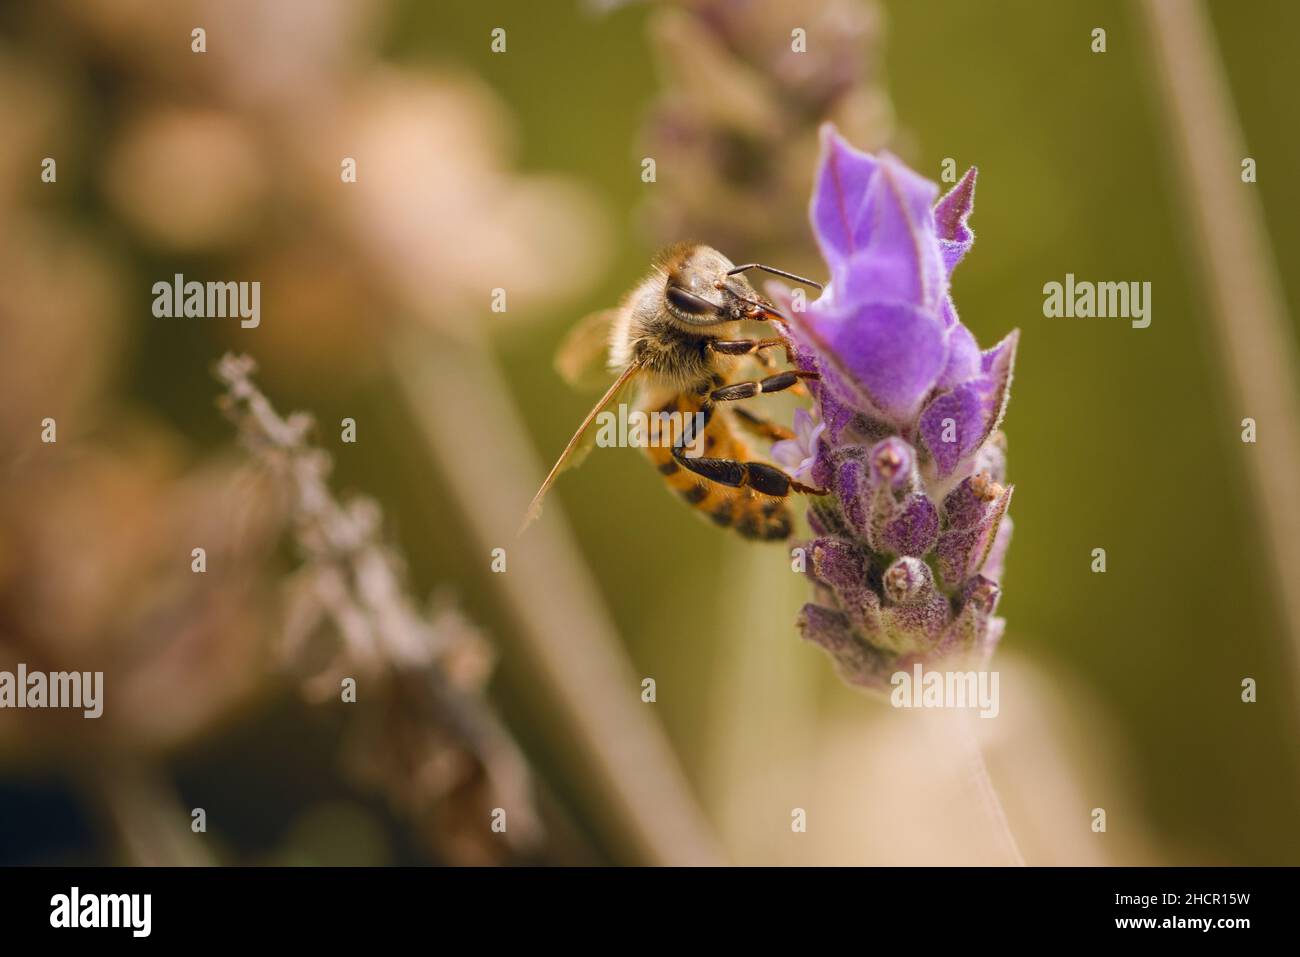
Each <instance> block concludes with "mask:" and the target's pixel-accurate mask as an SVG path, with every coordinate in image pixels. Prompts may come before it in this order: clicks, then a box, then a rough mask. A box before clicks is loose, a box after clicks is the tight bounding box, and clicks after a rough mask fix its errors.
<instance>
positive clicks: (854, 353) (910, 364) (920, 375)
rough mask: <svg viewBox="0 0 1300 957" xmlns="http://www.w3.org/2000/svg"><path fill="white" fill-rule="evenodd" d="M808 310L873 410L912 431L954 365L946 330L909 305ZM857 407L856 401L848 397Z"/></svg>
mask: <svg viewBox="0 0 1300 957" xmlns="http://www.w3.org/2000/svg"><path fill="white" fill-rule="evenodd" d="M820 304H821V300H818V302H816V303H814V304H813V305H812V306H811V307H810V308H809V310H808V313H807V319H808V323H809V325H810V326H811V327H812V329H813V330H814V331H815V333H816V334H817V336H818V338H820V339H821V340H822V341H824V342H825V343H826V345H827V348H828V350H829V351H830V352H832V353H833V354H834V355H835V356H836V357H838V360H839V362H840V364H841V365H842V366H843V368H844V371H845V372H846V373H847V375H848V377H849V378H851V380H852V383H851V384H852V385H853V386H856V387H857V389H858V390H859V391H860V392H861V393H862V397H863V398H864V399H865V400H866V401H867V402H868V403H869V404H870V407H871V408H873V409H874V410H876V411H878V412H879V413H880V415H881V416H882V417H883V418H885V419H887V420H888V421H890V422H892V423H893V424H895V425H899V426H905V425H910V424H911V423H912V422H913V421H914V420H915V418H916V413H917V411H918V410H919V407H920V404H921V402H922V401H923V400H924V398H925V396H926V395H927V394H928V393H929V392H930V390H931V389H932V388H933V387H934V384H935V382H936V381H938V378H939V374H940V373H941V372H942V371H943V368H944V366H945V364H946V362H947V359H948V342H947V336H946V335H945V334H944V329H943V326H942V325H941V324H940V323H939V322H938V321H936V318H935V317H934V316H933V315H931V314H930V313H927V312H925V311H924V310H922V309H918V308H917V307H915V306H910V305H907V304H905V303H874V304H866V305H862V306H859V307H856V308H854V307H850V308H848V309H847V310H845V311H843V312H841V311H838V310H836V311H831V310H828V309H827V308H825V307H823V308H821V309H819V308H817V307H818V306H819V305H820ZM842 398H845V399H848V400H850V402H851V397H848V396H842Z"/></svg>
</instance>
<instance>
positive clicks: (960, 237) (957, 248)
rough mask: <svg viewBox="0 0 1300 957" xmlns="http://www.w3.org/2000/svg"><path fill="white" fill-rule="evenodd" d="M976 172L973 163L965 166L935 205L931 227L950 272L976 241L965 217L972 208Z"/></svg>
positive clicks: (945, 265) (973, 204) (973, 205)
mask: <svg viewBox="0 0 1300 957" xmlns="http://www.w3.org/2000/svg"><path fill="white" fill-rule="evenodd" d="M976 173H977V170H976V168H975V167H974V166H972V167H971V168H970V169H968V170H967V171H966V175H965V176H963V177H962V178H961V181H960V182H959V183H957V185H956V186H954V187H953V188H952V189H950V190H949V191H948V192H947V193H946V194H945V195H944V197H943V199H941V200H939V204H938V205H937V206H935V208H934V228H935V231H936V233H938V236H939V248H940V250H942V252H943V264H944V267H945V268H946V269H947V271H948V272H949V273H951V272H952V271H953V269H954V268H956V266H957V263H959V262H961V260H962V257H963V256H965V255H966V252H967V250H969V249H970V247H971V244H972V243H974V242H975V234H974V233H973V232H971V229H970V227H969V226H968V225H967V224H966V220H967V218H968V217H969V216H970V214H971V211H972V210H973V209H974V208H975V176H976Z"/></svg>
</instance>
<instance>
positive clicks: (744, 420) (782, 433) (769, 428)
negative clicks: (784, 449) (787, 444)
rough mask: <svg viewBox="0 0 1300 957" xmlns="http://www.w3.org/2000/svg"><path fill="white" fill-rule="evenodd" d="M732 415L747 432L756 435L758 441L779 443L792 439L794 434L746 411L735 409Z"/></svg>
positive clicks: (782, 426) (781, 426)
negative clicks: (764, 440)
mask: <svg viewBox="0 0 1300 957" xmlns="http://www.w3.org/2000/svg"><path fill="white" fill-rule="evenodd" d="M733 414H734V415H735V416H736V418H737V419H738V420H739V421H740V424H741V425H742V426H744V428H746V429H747V430H748V431H750V432H752V433H753V434H754V435H757V436H758V437H759V438H760V439H767V440H768V441H769V442H779V441H781V440H782V439H793V438H794V433H793V432H791V431H790V430H789V429H787V428H786V427H785V426H784V425H777V424H776V423H775V422H772V421H769V420H768V419H764V418H760V417H759V416H757V415H755V414H754V413H753V412H750V411H749V410H748V409H742V408H739V407H737V408H736V409H734V410H733Z"/></svg>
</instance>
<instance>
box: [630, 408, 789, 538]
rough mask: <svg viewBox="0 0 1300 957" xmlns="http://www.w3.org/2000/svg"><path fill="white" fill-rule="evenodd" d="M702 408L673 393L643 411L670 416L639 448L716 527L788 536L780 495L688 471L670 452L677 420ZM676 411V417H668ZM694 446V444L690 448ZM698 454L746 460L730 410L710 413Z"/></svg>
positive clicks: (786, 510) (749, 534) (679, 424)
mask: <svg viewBox="0 0 1300 957" xmlns="http://www.w3.org/2000/svg"><path fill="white" fill-rule="evenodd" d="M702 408H703V406H702V403H701V400H700V399H699V398H697V397H695V396H691V395H685V394H681V395H677V396H674V397H673V398H672V399H671V400H670V401H668V402H667V403H665V404H663V405H660V406H658V407H657V408H652V409H650V410H647V411H648V413H649V414H650V415H651V416H654V415H655V414H657V413H664V414H667V415H671V419H669V420H663V421H671V422H673V423H674V424H673V425H672V427H671V429H661V430H660V437H659V442H658V444H652V445H649V446H647V447H646V449H645V452H646V454H647V455H648V456H649V457H650V461H652V462H653V463H654V464H655V468H657V469H658V471H659V474H660V475H662V476H663V479H664V481H665V482H667V483H668V487H669V488H670V489H672V490H673V491H674V492H676V493H677V495H678V496H679V497H680V498H681V499H682V501H684V502H686V503H687V504H688V505H690V506H691V507H692V508H696V509H698V510H699V511H700V512H701V513H702V514H703V515H704V516H705V517H706V518H708V519H709V520H710V521H712V522H713V523H714V524H716V525H720V526H723V527H724V528H725V527H730V528H734V529H735V530H736V531H738V532H739V533H740V534H741V535H743V536H745V537H746V538H754V539H762V540H764V541H780V540H782V539H785V538H789V536H790V531H791V528H792V527H793V524H792V521H791V517H790V508H789V506H788V505H787V503H786V502H785V500H784V499H783V498H778V497H776V496H772V495H764V494H762V493H759V492H756V491H754V490H753V489H752V488H733V487H731V486H729V485H724V484H722V483H720V482H715V481H710V480H709V479H706V478H703V477H702V476H700V475H697V474H695V473H694V472H692V471H691V470H690V469H689V468H688V467H687V466H685V465H683V464H682V463H680V462H678V461H677V459H676V458H674V456H673V450H672V444H673V441H674V440H675V439H676V438H677V437H678V436H679V435H680V429H681V428H682V424H683V423H685V422H687V421H691V420H693V418H694V416H695V414H696V413H698V412H700V411H701V409H702ZM673 413H676V415H673ZM696 448H697V449H699V448H700V447H699V446H696ZM702 455H703V457H706V458H709V459H727V460H730V461H733V462H740V463H744V462H748V461H749V460H750V451H749V449H748V448H747V447H746V445H745V443H744V442H743V441H741V439H740V437H739V436H738V435H737V433H736V427H735V424H734V423H733V421H732V419H731V416H730V414H729V413H728V412H727V411H726V410H725V409H724V408H722V407H718V406H715V407H714V409H713V413H712V417H711V418H710V419H709V422H708V425H707V426H706V427H705V429H704V443H703V446H702Z"/></svg>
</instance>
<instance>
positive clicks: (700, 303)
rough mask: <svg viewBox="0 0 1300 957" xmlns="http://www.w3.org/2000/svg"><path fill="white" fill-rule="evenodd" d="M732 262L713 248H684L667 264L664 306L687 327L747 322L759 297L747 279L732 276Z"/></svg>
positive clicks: (665, 269)
mask: <svg viewBox="0 0 1300 957" xmlns="http://www.w3.org/2000/svg"><path fill="white" fill-rule="evenodd" d="M734 268H735V265H734V264H733V263H732V261H731V260H730V259H728V258H727V257H726V256H724V255H722V253H720V252H718V251H717V250H716V249H713V248H712V247H710V246H700V245H691V246H686V247H682V248H680V249H679V250H678V251H677V255H675V256H672V257H671V258H669V259H667V260H666V261H665V262H664V271H665V273H666V276H667V279H666V282H665V285H664V303H665V306H666V307H667V309H668V312H669V313H670V314H671V315H672V317H673V318H674V319H676V320H677V321H678V322H679V323H681V324H682V325H684V326H709V325H716V324H717V323H720V322H735V321H737V320H738V319H744V318H748V317H749V315H750V313H751V312H752V311H753V310H752V305H753V303H754V302H756V301H757V300H758V293H756V292H755V291H754V287H753V286H751V285H750V284H749V280H747V279H746V278H745V277H744V276H740V275H736V276H730V275H728V272H729V271H730V270H732V269H734Z"/></svg>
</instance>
